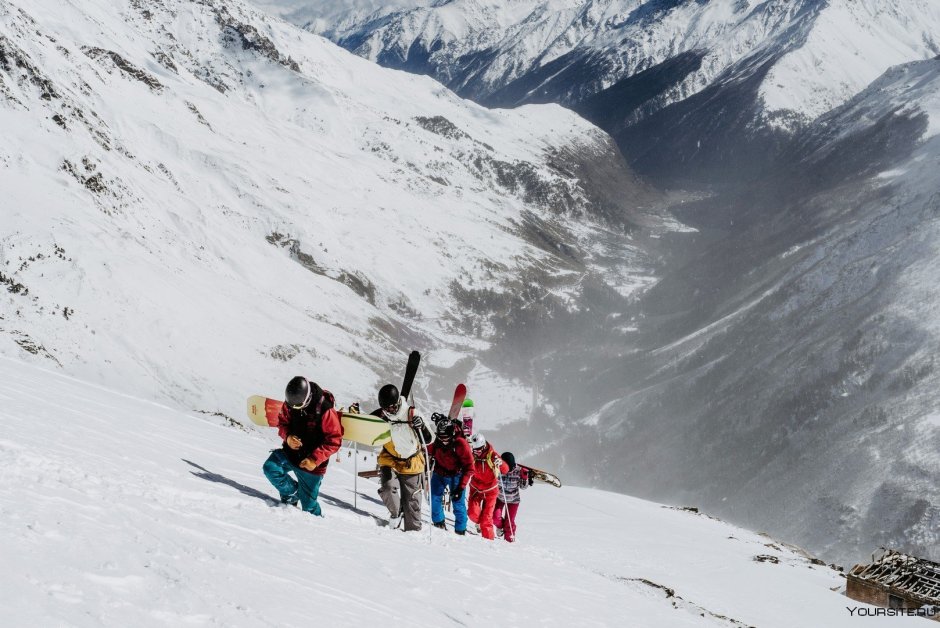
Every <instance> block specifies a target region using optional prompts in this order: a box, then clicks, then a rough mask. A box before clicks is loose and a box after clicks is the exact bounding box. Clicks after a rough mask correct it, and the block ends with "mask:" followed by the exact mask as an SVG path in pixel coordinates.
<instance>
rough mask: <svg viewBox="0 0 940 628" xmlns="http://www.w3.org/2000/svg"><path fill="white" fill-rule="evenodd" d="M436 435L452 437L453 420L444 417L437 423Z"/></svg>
mask: <svg viewBox="0 0 940 628" xmlns="http://www.w3.org/2000/svg"><path fill="white" fill-rule="evenodd" d="M437 437H438V438H441V437H444V438H453V437H454V422H453V421H451V420H450V419H449V418H446V417H445V418H444V419H442V420H441V421H439V422H438V424H437Z"/></svg>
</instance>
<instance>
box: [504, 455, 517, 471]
mask: <svg viewBox="0 0 940 628" xmlns="http://www.w3.org/2000/svg"><path fill="white" fill-rule="evenodd" d="M501 457H502V459H503V461H504V462H505V463H506V464H508V465H509V470H510V471H512V470H513V469H515V468H516V457H515V456H514V455H512V453H511V452H508V451H504V452H503V455H502V456H501Z"/></svg>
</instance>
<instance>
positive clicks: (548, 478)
mask: <svg viewBox="0 0 940 628" xmlns="http://www.w3.org/2000/svg"><path fill="white" fill-rule="evenodd" d="M519 466H520V467H522V468H523V469H525V470H526V473H528V474H529V476H530V477H533V478H535V479H536V480H538V481H539V482H545V483H546V484H551V485H552V486H554V487H555V488H561V480H560V479H559V478H558V476H557V475H555V474H554V473H549V472H548V471H542V470H541V469H535V468H533V467H529V466H526V465H524V464H520V465H519Z"/></svg>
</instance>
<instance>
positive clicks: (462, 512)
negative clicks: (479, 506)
mask: <svg viewBox="0 0 940 628" xmlns="http://www.w3.org/2000/svg"><path fill="white" fill-rule="evenodd" d="M460 477H461V476H460V475H455V476H454V477H451V478H445V477H444V476H442V475H438V474H437V473H432V474H431V521H433V522H434V523H441V522H442V521H444V489H445V488H447V489H450V494H451V500H450V503H451V505H452V506H453V508H454V530H456V531H457V532H463V531H464V530H466V529H467V489H464V491H463V493H464V494H463V495H461V496H460V499H454V498H453V495H454V492H455V491H456V490H457V489H458V488H459V487H460Z"/></svg>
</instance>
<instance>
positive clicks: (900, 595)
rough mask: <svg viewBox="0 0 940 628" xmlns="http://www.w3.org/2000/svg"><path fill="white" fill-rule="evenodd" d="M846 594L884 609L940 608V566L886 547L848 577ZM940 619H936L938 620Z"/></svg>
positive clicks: (856, 566)
mask: <svg viewBox="0 0 940 628" xmlns="http://www.w3.org/2000/svg"><path fill="white" fill-rule="evenodd" d="M845 578H846V588H845V594H846V595H847V596H848V597H850V598H852V599H853V600H858V601H859V602H864V603H866V604H872V605H874V606H882V607H884V608H911V609H915V608H921V607H922V606H938V605H940V563H935V562H933V561H930V560H926V559H923V558H917V557H916V556H911V555H909V554H905V553H903V552H898V551H895V550H886V549H884V548H882V549H881V550H880V551H879V552H878V553H876V554H875V555H874V556H872V562H871V563H869V564H867V565H855V566H854V567H852V569H851V571H849V573H848V574H846V577H845ZM934 618H935V619H936V618H937V617H936V616H935V617H934Z"/></svg>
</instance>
